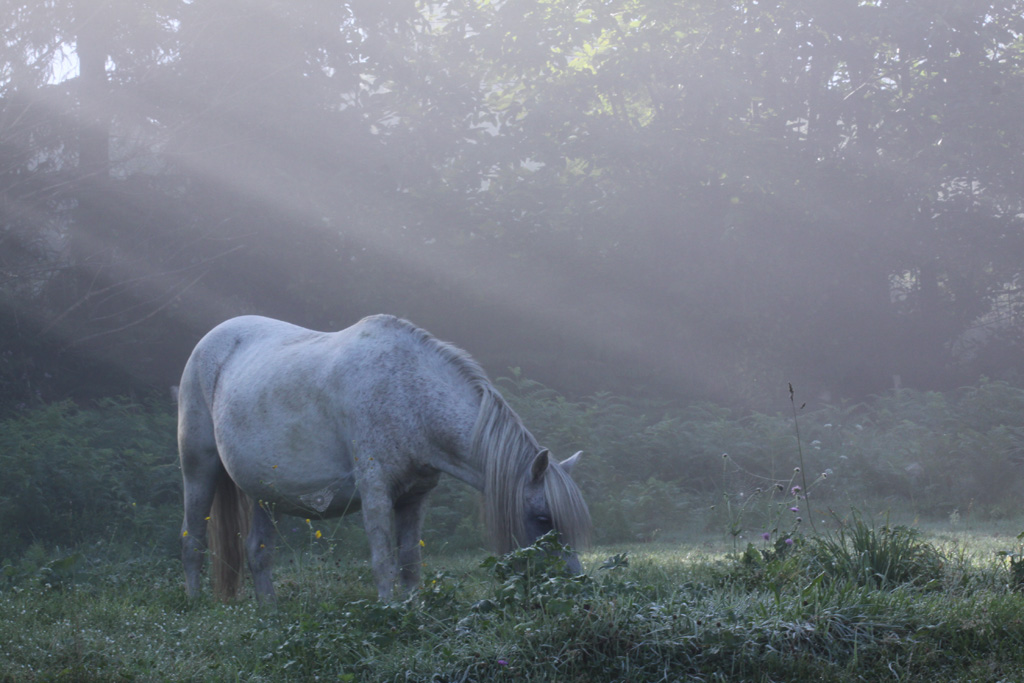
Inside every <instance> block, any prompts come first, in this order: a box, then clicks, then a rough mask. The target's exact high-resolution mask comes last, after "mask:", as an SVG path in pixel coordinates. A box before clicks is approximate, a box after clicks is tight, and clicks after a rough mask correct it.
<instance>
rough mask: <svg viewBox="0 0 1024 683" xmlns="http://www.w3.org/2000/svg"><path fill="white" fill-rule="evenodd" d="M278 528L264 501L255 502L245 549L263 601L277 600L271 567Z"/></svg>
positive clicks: (257, 595)
mask: <svg viewBox="0 0 1024 683" xmlns="http://www.w3.org/2000/svg"><path fill="white" fill-rule="evenodd" d="M276 533H277V530H276V529H275V528H274V520H273V519H272V518H271V517H270V513H269V512H268V511H267V509H266V508H265V507H264V506H263V504H262V503H254V504H253V512H252V528H251V529H250V530H249V536H248V538H246V539H245V551H246V555H247V557H248V560H249V571H251V572H252V579H253V584H254V585H255V588H256V597H257V598H258V599H259V600H260V601H261V602H268V603H273V602H275V601H276V599H277V598H276V595H275V594H274V583H273V581H272V580H271V577H270V569H271V566H272V564H273V560H274V541H275V540H276V539H275V534H276Z"/></svg>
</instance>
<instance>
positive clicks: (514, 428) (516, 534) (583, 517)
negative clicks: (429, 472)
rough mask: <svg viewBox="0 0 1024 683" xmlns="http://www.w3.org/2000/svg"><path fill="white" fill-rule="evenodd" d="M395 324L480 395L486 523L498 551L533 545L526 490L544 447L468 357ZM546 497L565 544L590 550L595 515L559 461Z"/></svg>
mask: <svg viewBox="0 0 1024 683" xmlns="http://www.w3.org/2000/svg"><path fill="white" fill-rule="evenodd" d="M391 320H392V321H394V322H395V323H396V324H398V325H402V326H404V327H405V328H406V329H407V330H408V331H409V332H410V333H411V334H412V335H413V336H414V337H415V338H416V339H417V340H418V341H419V342H420V343H421V344H423V345H424V346H426V347H429V348H432V349H433V350H434V351H435V352H436V353H437V354H439V356H440V357H441V358H442V359H443V360H444V361H445V362H447V363H449V364H450V365H451V366H452V367H454V368H455V369H456V371H457V372H458V374H459V375H460V376H461V377H462V378H463V379H465V380H466V381H467V382H469V383H470V384H471V385H472V386H473V387H474V388H475V389H476V390H477V393H478V394H479V396H480V409H479V412H478V413H477V418H476V424H475V425H474V426H473V434H472V438H471V447H470V449H471V453H469V454H468V455H469V457H472V458H474V459H475V460H476V461H477V462H480V463H483V467H484V520H485V523H486V525H487V530H488V532H489V533H490V536H491V538H492V539H493V542H494V545H495V550H497V551H498V552H499V553H506V552H509V551H510V550H512V549H513V548H516V547H518V546H520V545H521V544H522V543H523V542H525V541H526V540H527V538H526V530H525V525H524V524H523V517H524V495H523V489H524V487H525V486H526V485H527V484H528V483H529V478H530V468H531V466H532V465H533V461H534V458H536V457H537V454H538V453H540V451H541V450H542V449H541V447H540V445H539V444H538V443H537V440H536V439H535V438H534V436H533V434H531V433H530V430H528V429H527V428H526V426H525V425H523V422H522V420H521V419H520V418H519V416H518V415H517V414H516V413H515V411H514V410H512V408H511V407H510V406H509V405H508V403H506V402H505V399H504V398H503V397H502V395H501V394H500V393H499V392H498V389H497V388H496V387H495V386H494V384H492V383H491V381H490V379H488V377H487V374H486V373H485V372H484V370H483V368H481V367H480V365H479V364H478V363H477V362H476V361H475V360H474V359H473V358H472V357H471V356H470V355H469V354H468V353H466V352H465V351H463V350H462V349H460V348H458V347H457V346H455V345H453V344H449V343H448V342H444V341H441V340H439V339H437V338H436V337H434V336H433V335H432V334H430V333H429V332H427V331H426V330H424V329H422V328H420V327H417V326H416V325H414V324H412V323H411V322H409V321H407V320H402V319H400V318H391ZM544 494H545V497H546V498H547V502H548V507H549V508H550V510H551V517H552V522H553V523H554V527H555V528H556V529H557V530H558V532H559V534H560V541H561V542H562V543H564V544H566V545H568V546H570V547H572V548H574V549H579V548H582V547H585V546H586V545H587V542H588V541H589V536H590V526H591V522H590V512H589V511H588V509H587V504H586V502H584V500H583V494H582V493H580V490H579V487H577V486H576V483H575V482H573V480H572V478H571V477H570V476H569V474H568V473H567V472H566V471H565V470H563V469H562V467H561V466H560V465H559V464H558V463H557V462H556V461H555V460H554V459H553V458H552V459H550V460H549V465H548V474H547V476H546V477H544Z"/></svg>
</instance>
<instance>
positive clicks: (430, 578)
mask: <svg viewBox="0 0 1024 683" xmlns="http://www.w3.org/2000/svg"><path fill="white" fill-rule="evenodd" d="M1008 527H1009V525H1004V527H1002V528H995V529H985V530H979V529H971V530H968V529H964V528H956V527H953V526H952V525H949V524H946V525H937V526H936V527H935V528H930V529H929V530H928V534H927V535H921V536H918V535H915V534H914V533H913V532H911V531H909V530H907V529H904V528H902V527H885V526H881V525H879V526H876V525H874V524H873V523H868V522H862V523H860V526H857V522H856V521H854V522H851V523H850V525H849V526H848V527H846V528H844V529H842V530H840V532H838V533H831V534H829V535H828V536H827V538H828V539H831V542H832V545H831V546H829V545H828V544H826V543H823V542H821V540H820V539H819V540H814V539H809V540H806V541H804V540H799V541H798V542H797V543H794V544H793V546H792V547H784V548H783V547H781V546H780V547H779V548H776V547H774V546H771V547H769V544H767V543H761V544H760V545H756V544H755V545H750V546H746V545H744V546H743V547H741V548H739V552H732V544H731V543H730V544H728V545H725V544H723V543H722V541H721V540H720V539H709V540H706V541H703V542H693V543H680V544H668V543H663V544H645V545H636V546H618V547H602V548H598V549H596V550H595V551H593V552H591V553H589V554H587V555H586V556H585V558H584V559H585V565H586V567H587V568H588V574H587V575H586V576H585V577H575V578H570V577H566V576H563V575H561V574H560V573H558V572H557V567H554V566H552V563H551V562H550V561H548V560H546V559H545V558H546V556H544V555H542V554H539V553H537V552H535V551H532V550H526V551H520V553H519V556H518V557H517V558H495V559H492V560H490V561H488V562H487V563H485V564H487V565H488V566H487V567H482V566H481V560H483V559H484V557H485V554H484V553H471V554H459V555H449V556H439V555H436V554H433V553H431V552H429V551H430V548H428V549H427V550H428V552H427V554H426V559H427V562H426V566H425V568H424V586H423V589H422V591H421V592H420V594H419V595H417V596H416V597H415V598H414V599H412V600H410V601H407V602H403V603H394V604H383V603H380V602H378V601H377V600H376V599H375V597H374V592H375V591H374V589H373V587H372V581H371V577H370V572H369V568H368V565H367V564H366V562H365V560H362V559H352V558H351V557H346V556H345V555H344V554H343V553H342V552H341V551H340V549H339V548H338V547H336V544H330V543H321V544H310V545H309V546H308V547H305V548H294V549H292V550H285V551H284V552H283V553H282V554H281V556H280V558H279V570H278V571H277V577H276V583H277V586H278V592H279V605H278V606H277V608H276V609H270V608H265V607H260V606H259V605H257V604H256V603H255V602H254V601H253V600H251V599H245V600H242V601H240V602H237V603H234V604H221V603H219V602H216V601H214V600H213V599H212V598H210V597H205V598H202V599H200V600H197V601H194V602H190V601H188V600H186V598H185V595H184V590H183V580H182V575H181V569H180V564H179V563H178V562H177V561H176V559H174V558H172V557H168V556H166V554H164V553H155V552H151V553H150V556H148V557H147V556H136V555H135V554H134V553H131V552H128V551H126V550H125V549H123V548H121V549H117V548H113V549H107V550H104V549H103V548H97V549H95V551H94V552H91V553H90V552H85V553H75V554H72V555H68V556H66V557H65V556H61V555H59V554H57V555H53V554H50V555H46V556H45V557H44V556H43V555H41V554H37V555H38V556H37V557H36V558H35V560H34V562H35V564H33V561H32V558H31V557H29V558H27V559H26V560H24V561H23V562H22V563H21V565H20V566H19V568H17V569H9V570H8V574H9V576H8V577H7V579H6V583H5V584H3V589H2V591H0V615H2V619H0V680H3V681H44V680H45V681H55V680H67V681H119V680H124V681H128V680H132V681H151V680H152V681H162V680H166V681H179V680H181V681H185V680H196V681H199V680H203V681H209V680H223V681H230V680H246V681H282V680H296V681H299V680H302V681H307V680H321V681H483V680H502V681H504V680H507V681H512V680H526V679H529V680H536V681H544V680H548V681H611V680H631V681H658V680H666V681H727V680H728V681H737V680H742V681H795V680H816V681H881V680H895V681H929V682H934V681H1024V594H1022V592H1021V589H1022V588H1024V569H1022V565H1021V564H1019V561H1016V562H1014V563H1013V564H1011V558H1007V557H1005V556H999V555H998V554H997V553H998V552H999V551H1013V550H1017V551H1018V552H1019V550H1020V546H1019V540H1018V539H1017V538H1016V537H1015V534H1013V533H1012V532H1011V530H1010V529H1009V528H1008ZM858 543H860V544H861V545H859V546H858V545H857V544H858ZM869 556H870V557H869ZM360 557H361V555H360ZM871 563H874V564H871ZM897 568H899V569H900V570H905V572H904V573H902V574H901V573H899V572H897V571H896V569H897ZM513 569H518V571H513ZM19 572H20V573H19Z"/></svg>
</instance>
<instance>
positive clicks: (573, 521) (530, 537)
mask: <svg viewBox="0 0 1024 683" xmlns="http://www.w3.org/2000/svg"><path fill="white" fill-rule="evenodd" d="M579 456H580V454H579V453H576V454H575V455H574V456H572V457H571V458H568V459H566V460H563V461H562V462H555V461H554V460H553V459H551V457H550V454H549V453H548V450H547V449H546V448H545V449H544V450H542V451H540V453H538V454H537V455H536V457H535V458H534V459H533V463H532V465H531V466H530V470H529V474H528V476H527V478H526V480H525V481H524V482H523V487H522V505H521V508H520V519H519V523H520V525H521V527H520V528H521V534H522V535H521V536H520V538H519V539H518V540H519V542H520V543H521V544H522V545H531V544H532V543H534V542H535V541H536V540H537V539H538V538H540V537H541V536H543V535H544V534H546V533H548V532H549V531H551V530H552V529H556V530H557V531H558V534H559V540H560V541H561V543H563V544H564V545H566V546H568V547H570V548H572V549H573V550H574V551H575V550H577V549H580V548H582V547H585V546H586V544H587V541H588V540H589V536H590V512H589V510H588V509H587V504H586V503H585V502H584V501H583V496H582V494H581V493H580V490H579V487H577V486H576V483H575V482H574V481H573V480H572V477H571V476H570V473H571V471H572V469H573V467H574V466H575V464H576V462H577V461H578V459H579ZM564 559H565V561H566V564H567V566H568V569H569V571H570V572H572V573H573V574H579V573H581V572H582V571H583V568H582V566H581V565H580V560H579V557H578V556H577V554H576V552H572V553H567V554H566V556H565V558H564Z"/></svg>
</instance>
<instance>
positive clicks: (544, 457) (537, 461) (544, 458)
mask: <svg viewBox="0 0 1024 683" xmlns="http://www.w3.org/2000/svg"><path fill="white" fill-rule="evenodd" d="M547 471H548V449H546V448H544V449H542V450H541V452H540V453H538V454H537V456H536V457H535V458H534V459H533V467H531V468H530V478H531V479H532V480H533V481H535V482H540V481H543V480H544V473H545V472H547Z"/></svg>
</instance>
